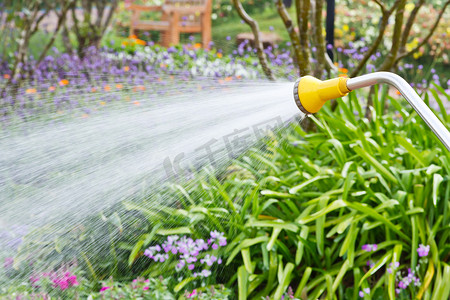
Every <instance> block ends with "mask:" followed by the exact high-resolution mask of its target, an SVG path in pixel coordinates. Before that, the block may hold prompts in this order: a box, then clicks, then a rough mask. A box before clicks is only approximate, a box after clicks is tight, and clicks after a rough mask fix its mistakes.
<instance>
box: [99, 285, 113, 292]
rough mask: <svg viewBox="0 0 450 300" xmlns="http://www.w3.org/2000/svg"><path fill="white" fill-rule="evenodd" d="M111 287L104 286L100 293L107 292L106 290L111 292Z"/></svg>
mask: <svg viewBox="0 0 450 300" xmlns="http://www.w3.org/2000/svg"><path fill="white" fill-rule="evenodd" d="M110 288H111V287H109V286H104V287H102V288H101V289H100V293H101V292H104V291H106V290H109V289H110Z"/></svg>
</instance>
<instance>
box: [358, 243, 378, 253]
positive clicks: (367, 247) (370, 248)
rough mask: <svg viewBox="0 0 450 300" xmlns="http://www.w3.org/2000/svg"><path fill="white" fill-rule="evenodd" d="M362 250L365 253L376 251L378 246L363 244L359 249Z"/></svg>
mask: <svg viewBox="0 0 450 300" xmlns="http://www.w3.org/2000/svg"><path fill="white" fill-rule="evenodd" d="M361 249H362V250H364V251H367V252H372V251H377V249H378V245H377V244H365V245H363V246H362V247H361Z"/></svg>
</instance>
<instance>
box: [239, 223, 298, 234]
mask: <svg viewBox="0 0 450 300" xmlns="http://www.w3.org/2000/svg"><path fill="white" fill-rule="evenodd" d="M245 227H273V228H277V229H284V230H289V231H293V232H297V231H298V225H297V224H295V223H291V222H284V221H282V220H274V221H259V220H253V221H250V222H248V223H247V224H246V225H245Z"/></svg>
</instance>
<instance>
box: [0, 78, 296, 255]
mask: <svg viewBox="0 0 450 300" xmlns="http://www.w3.org/2000/svg"><path fill="white" fill-rule="evenodd" d="M205 85H206V86H208V84H205V83H203V86H205ZM209 86H210V87H211V88H207V89H203V90H196V91H195V90H193V89H192V88H186V87H185V88H180V86H173V87H170V86H169V87H166V89H168V90H170V91H171V92H170V93H169V94H170V96H165V97H158V96H155V95H154V94H153V93H152V91H151V89H147V90H148V91H147V92H145V93H141V94H139V97H138V96H137V95H133V94H126V93H118V94H116V95H115V96H116V97H117V98H124V97H128V98H130V97H131V98H132V99H131V101H136V100H140V101H141V100H142V99H146V98H150V99H151V101H147V102H143V101H141V102H142V105H140V106H135V107H133V108H132V109H130V106H129V105H128V106H124V105H120V104H117V105H111V107H110V109H107V110H103V111H101V112H98V113H96V114H92V115H90V116H89V117H88V118H80V117H78V116H76V117H72V118H65V119H63V120H60V121H51V122H49V121H48V119H46V120H42V119H40V120H32V121H29V122H27V123H25V124H23V123H19V124H15V125H14V126H9V127H6V128H5V129H3V130H2V131H0V153H1V154H0V233H1V236H0V243H1V245H0V246H1V247H2V248H3V249H11V250H14V249H15V248H17V246H18V245H19V244H20V238H21V237H22V236H23V235H24V234H26V233H29V232H30V231H31V230H33V228H38V227H42V226H49V227H51V228H55V229H57V230H59V231H61V230H64V228H72V227H73V225H74V224H77V223H78V222H80V221H81V220H83V219H84V218H86V217H88V216H91V215H94V214H98V213H99V212H101V211H103V210H105V209H108V208H110V207H112V206H114V205H117V204H118V203H120V202H121V201H123V200H125V199H130V198H136V197H138V195H140V194H141V193H142V191H145V192H148V191H149V190H157V188H158V187H161V186H163V185H164V184H165V183H167V182H169V181H173V180H177V181H180V180H185V179H188V178H189V176H190V175H191V172H192V170H193V169H194V170H195V169H198V168H200V167H202V166H204V165H212V166H214V167H216V168H220V167H223V166H224V165H225V164H226V163H227V162H229V161H230V160H231V159H233V158H235V157H237V156H239V155H240V154H242V153H243V151H245V150H246V149H248V148H249V147H250V146H252V145H254V143H255V142H256V141H257V140H258V139H260V138H262V137H263V136H264V135H265V134H266V132H267V131H268V130H271V129H272V130H273V129H275V128H279V127H282V126H284V125H285V124H286V123H289V122H290V121H291V120H292V119H293V118H294V117H296V116H298V114H299V111H298V109H297V108H296V106H295V103H294V101H293V100H292V95H291V93H292V83H270V82H266V81H255V82H246V83H239V84H225V85H222V86H220V87H218V86H217V84H216V83H211V84H210V85H209ZM74 97H76V96H75V95H74ZM128 100H130V99H128ZM155 201H156V200H155ZM160 201H165V200H164V199H161V200H160ZM152 205H157V203H156V202H155V203H154V204H152ZM97 242H98V241H97ZM4 255H10V253H8V254H5V253H4Z"/></svg>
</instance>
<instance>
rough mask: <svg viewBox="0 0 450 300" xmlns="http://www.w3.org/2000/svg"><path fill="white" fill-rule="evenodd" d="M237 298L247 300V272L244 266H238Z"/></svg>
mask: <svg viewBox="0 0 450 300" xmlns="http://www.w3.org/2000/svg"><path fill="white" fill-rule="evenodd" d="M237 274H238V299H239V300H247V290H248V273H247V270H246V269H245V267H244V266H240V267H239V268H238V272H237Z"/></svg>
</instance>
